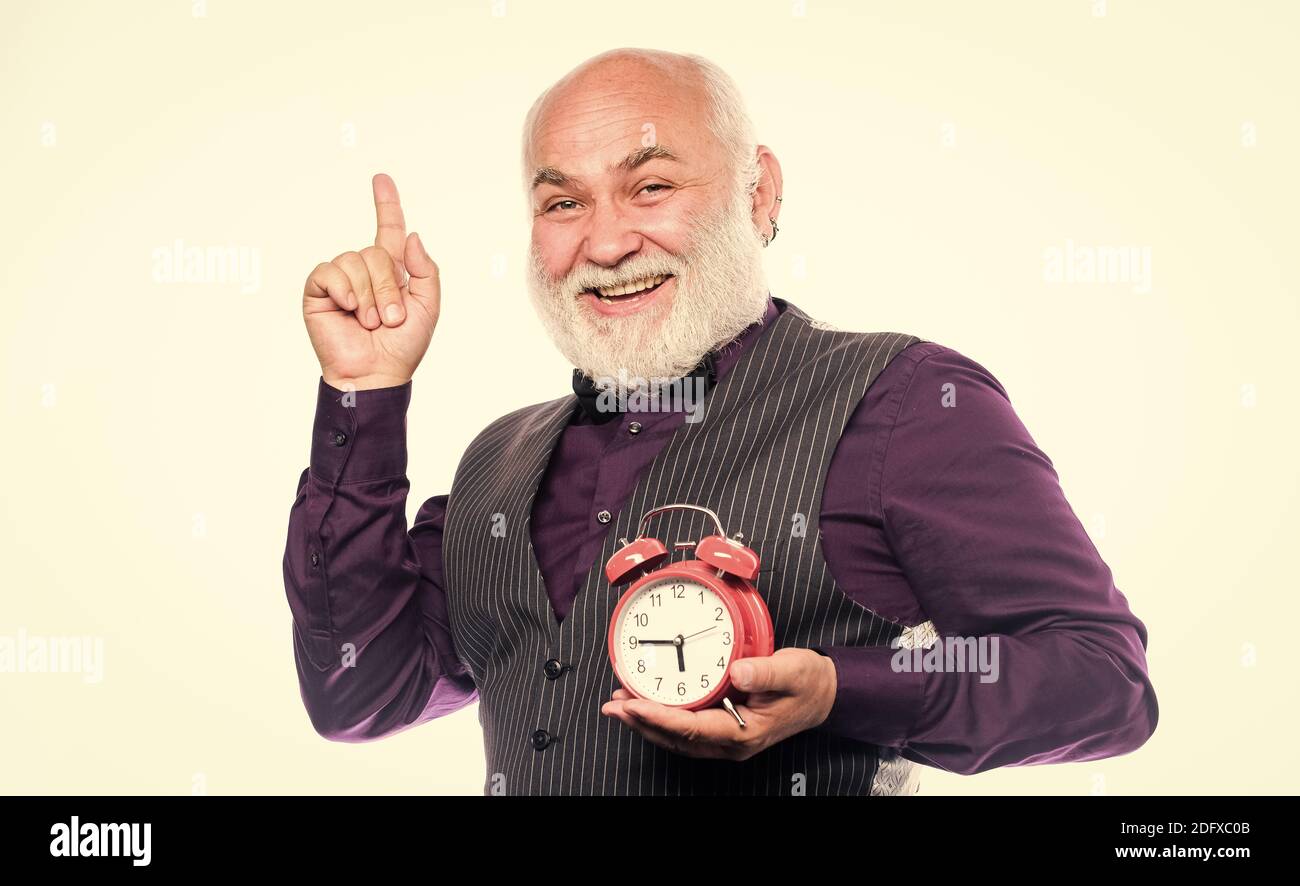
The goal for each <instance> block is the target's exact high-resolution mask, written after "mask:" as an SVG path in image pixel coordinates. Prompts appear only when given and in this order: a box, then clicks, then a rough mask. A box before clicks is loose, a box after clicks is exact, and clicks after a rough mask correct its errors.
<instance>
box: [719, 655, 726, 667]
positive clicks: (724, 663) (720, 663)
mask: <svg viewBox="0 0 1300 886" xmlns="http://www.w3.org/2000/svg"><path fill="white" fill-rule="evenodd" d="M726 666H727V663H726V662H724V661H723V660H722V656H718V667H720V668H725V667H726Z"/></svg>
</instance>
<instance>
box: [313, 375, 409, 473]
mask: <svg viewBox="0 0 1300 886" xmlns="http://www.w3.org/2000/svg"><path fill="white" fill-rule="evenodd" d="M410 403H411V382H409V381H408V382H407V383H406V384H403V385H397V386H395V387H391V388H374V389H371V390H368V391H341V390H339V389H338V388H336V387H334V386H333V385H330V384H328V383H327V382H326V381H325V379H324V378H322V379H321V380H320V388H319V390H318V391H317V395H316V421H315V425H314V427H313V428H312V437H311V473H312V476H313V477H316V478H318V479H320V480H323V481H325V482H326V483H329V484H331V485H338V484H340V483H361V482H364V481H366V480H383V479H387V478H390V477H401V476H404V475H405V474H406V409H407V407H408V406H409V405H410Z"/></svg>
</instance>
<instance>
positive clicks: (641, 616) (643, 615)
mask: <svg viewBox="0 0 1300 886" xmlns="http://www.w3.org/2000/svg"><path fill="white" fill-rule="evenodd" d="M648 624H650V613H648V612H638V613H637V614H636V626H637V627H639V628H643V627H645V626H646V625H648Z"/></svg>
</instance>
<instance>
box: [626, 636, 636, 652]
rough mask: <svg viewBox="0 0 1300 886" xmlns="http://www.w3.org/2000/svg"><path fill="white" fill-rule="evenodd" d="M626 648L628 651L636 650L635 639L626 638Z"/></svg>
mask: <svg viewBox="0 0 1300 886" xmlns="http://www.w3.org/2000/svg"><path fill="white" fill-rule="evenodd" d="M627 648H628V649H635V648H636V637H628V638H627Z"/></svg>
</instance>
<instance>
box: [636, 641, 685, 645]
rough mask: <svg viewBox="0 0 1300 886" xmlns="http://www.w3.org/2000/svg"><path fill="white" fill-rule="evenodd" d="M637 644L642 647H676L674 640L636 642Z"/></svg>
mask: <svg viewBox="0 0 1300 886" xmlns="http://www.w3.org/2000/svg"><path fill="white" fill-rule="evenodd" d="M637 643H639V644H641V645H643V646H644V645H650V646H676V645H677V641H676V640H637Z"/></svg>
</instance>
